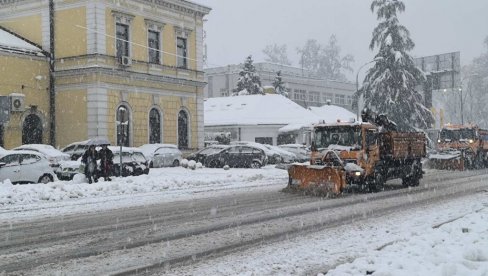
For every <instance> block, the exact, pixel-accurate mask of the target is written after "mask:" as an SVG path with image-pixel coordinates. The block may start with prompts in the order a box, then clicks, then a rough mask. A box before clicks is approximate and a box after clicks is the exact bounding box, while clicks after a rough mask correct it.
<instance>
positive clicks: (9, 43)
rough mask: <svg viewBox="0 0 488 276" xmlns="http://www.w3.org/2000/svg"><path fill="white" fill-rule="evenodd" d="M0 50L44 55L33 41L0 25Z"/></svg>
mask: <svg viewBox="0 0 488 276" xmlns="http://www.w3.org/2000/svg"><path fill="white" fill-rule="evenodd" d="M0 50H2V51H6V52H12V53H23V54H31V55H38V56H44V54H43V52H44V51H43V50H42V49H41V48H39V47H38V46H37V45H35V44H34V43H31V42H28V41H27V40H26V39H22V38H21V37H20V36H18V35H15V34H14V33H12V32H10V31H8V30H7V29H4V28H2V27H0Z"/></svg>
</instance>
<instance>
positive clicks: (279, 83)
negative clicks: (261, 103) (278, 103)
mask: <svg viewBox="0 0 488 276" xmlns="http://www.w3.org/2000/svg"><path fill="white" fill-rule="evenodd" d="M273 87H274V89H275V91H276V93H278V94H280V95H283V96H285V97H288V92H287V91H286V87H285V83H284V82H283V77H282V76H281V71H278V72H276V77H275V79H274V81H273Z"/></svg>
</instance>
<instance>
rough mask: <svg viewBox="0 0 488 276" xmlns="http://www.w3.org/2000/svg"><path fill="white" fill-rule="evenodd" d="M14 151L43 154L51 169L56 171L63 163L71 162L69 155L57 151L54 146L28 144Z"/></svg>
mask: <svg viewBox="0 0 488 276" xmlns="http://www.w3.org/2000/svg"><path fill="white" fill-rule="evenodd" d="M12 150H14V151H15V150H28V151H35V152H39V153H42V154H44V155H45V156H46V158H47V160H48V161H49V164H50V165H51V167H53V168H54V170H57V169H58V168H59V163H60V162H62V161H68V160H70V157H69V154H66V153H62V152H61V151H59V150H57V149H55V148H54V147H53V146H50V145H44V144H26V145H22V146H20V147H16V148H13V149H12Z"/></svg>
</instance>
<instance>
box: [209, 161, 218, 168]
mask: <svg viewBox="0 0 488 276" xmlns="http://www.w3.org/2000/svg"><path fill="white" fill-rule="evenodd" d="M208 166H209V167H210V168H217V167H218V166H219V161H217V160H212V161H210V163H209V164H208Z"/></svg>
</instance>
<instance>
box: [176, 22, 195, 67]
mask: <svg viewBox="0 0 488 276" xmlns="http://www.w3.org/2000/svg"><path fill="white" fill-rule="evenodd" d="M174 29H175V34H176V66H177V67H178V68H185V69H187V68H188V59H189V56H188V55H189V51H188V38H189V37H190V33H191V32H192V30H191V29H188V28H180V27H178V26H174Z"/></svg>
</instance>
